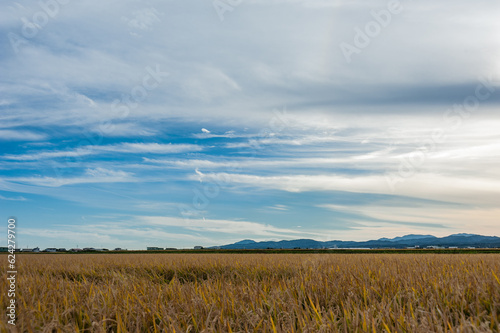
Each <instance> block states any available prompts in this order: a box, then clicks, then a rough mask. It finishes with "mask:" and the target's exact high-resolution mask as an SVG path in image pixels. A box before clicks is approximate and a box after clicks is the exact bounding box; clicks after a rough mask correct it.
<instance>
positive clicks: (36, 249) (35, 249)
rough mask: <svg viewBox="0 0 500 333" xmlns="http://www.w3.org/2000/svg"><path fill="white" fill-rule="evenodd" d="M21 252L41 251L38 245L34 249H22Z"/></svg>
mask: <svg viewBox="0 0 500 333" xmlns="http://www.w3.org/2000/svg"><path fill="white" fill-rule="evenodd" d="M21 252H40V248H38V247H35V248H33V249H29V248H25V249H21Z"/></svg>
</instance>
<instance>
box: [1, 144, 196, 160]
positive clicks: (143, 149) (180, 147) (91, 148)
mask: <svg viewBox="0 0 500 333" xmlns="http://www.w3.org/2000/svg"><path fill="white" fill-rule="evenodd" d="M201 150H203V147H202V146H199V145H194V144H160V143H120V144H114V145H104V146H95V145H88V146H82V147H80V148H77V149H74V150H67V151H43V152H35V153H28V154H20V155H4V156H3V158H5V159H8V160H17V161H31V160H40V159H50V158H60V157H83V156H88V155H98V154H103V153H123V154H146V153H148V154H176V153H184V152H196V151H201Z"/></svg>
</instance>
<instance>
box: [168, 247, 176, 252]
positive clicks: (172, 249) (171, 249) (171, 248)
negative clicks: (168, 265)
mask: <svg viewBox="0 0 500 333" xmlns="http://www.w3.org/2000/svg"><path fill="white" fill-rule="evenodd" d="M165 250H166V251H175V250H177V249H176V248H175V247H166V248H165Z"/></svg>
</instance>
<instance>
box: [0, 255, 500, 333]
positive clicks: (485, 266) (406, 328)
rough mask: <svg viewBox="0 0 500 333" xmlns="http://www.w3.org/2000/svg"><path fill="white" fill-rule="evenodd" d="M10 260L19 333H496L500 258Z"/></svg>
mask: <svg viewBox="0 0 500 333" xmlns="http://www.w3.org/2000/svg"><path fill="white" fill-rule="evenodd" d="M17 264H18V286H17V288H18V295H17V300H18V303H19V308H18V316H19V317H18V321H17V326H16V328H17V332H72V333H73V332H498V331H499V330H500V280H499V277H500V255H499V254H175V253H173V254H79V255H71V254H61V255H50V254H28V255H24V254H23V255H20V256H18V257H17ZM5 275H6V273H5V270H4V271H2V276H3V277H2V280H1V284H2V290H6V289H5V287H6V286H7V284H6V276H5ZM0 297H1V304H2V307H3V308H4V309H5V308H6V306H7V295H6V293H4V292H2V294H1V296H0ZM0 328H1V331H2V332H7V331H8V330H9V327H8V326H7V322H6V317H5V316H2V319H1V320H0Z"/></svg>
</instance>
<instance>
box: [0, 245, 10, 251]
mask: <svg viewBox="0 0 500 333" xmlns="http://www.w3.org/2000/svg"><path fill="white" fill-rule="evenodd" d="M0 252H9V248H8V247H6V246H2V247H0Z"/></svg>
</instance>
